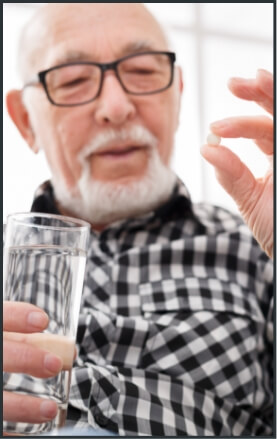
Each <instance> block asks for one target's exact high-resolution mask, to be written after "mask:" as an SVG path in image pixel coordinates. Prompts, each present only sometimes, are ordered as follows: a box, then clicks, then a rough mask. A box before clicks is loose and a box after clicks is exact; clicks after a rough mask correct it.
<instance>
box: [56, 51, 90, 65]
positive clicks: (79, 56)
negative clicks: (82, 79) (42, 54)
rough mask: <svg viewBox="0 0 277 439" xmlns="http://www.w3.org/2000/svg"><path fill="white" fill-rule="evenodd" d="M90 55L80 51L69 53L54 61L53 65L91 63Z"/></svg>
mask: <svg viewBox="0 0 277 439" xmlns="http://www.w3.org/2000/svg"><path fill="white" fill-rule="evenodd" d="M91 60H92V59H91V55H90V54H89V53H86V52H82V51H75V50H74V51H69V52H66V53H64V54H63V55H61V56H59V57H57V58H56V59H55V65H58V64H66V63H69V62H74V61H91Z"/></svg>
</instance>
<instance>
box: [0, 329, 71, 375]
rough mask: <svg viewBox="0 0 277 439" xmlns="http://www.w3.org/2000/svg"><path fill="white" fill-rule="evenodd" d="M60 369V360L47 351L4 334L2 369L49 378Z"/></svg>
mask: <svg viewBox="0 0 277 439" xmlns="http://www.w3.org/2000/svg"><path fill="white" fill-rule="evenodd" d="M61 369H62V360H61V359H60V358H59V357H57V356H56V355H53V354H51V353H49V352H47V351H44V350H42V349H38V348H35V347H34V346H31V345H28V344H26V343H24V342H20V341H12V340H9V339H7V338H5V336H4V349H3V370H4V371H5V372H14V373H26V374H28V375H32V376H34V377H40V378H49V377H51V376H54V375H57V374H58V373H59V372H60V371H61Z"/></svg>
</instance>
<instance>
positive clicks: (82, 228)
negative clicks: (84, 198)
mask: <svg viewBox="0 0 277 439" xmlns="http://www.w3.org/2000/svg"><path fill="white" fill-rule="evenodd" d="M31 217H33V218H35V217H37V218H49V219H50V218H53V219H56V220H59V221H64V222H66V221H67V222H68V223H71V224H75V226H74V225H73V226H69V227H66V226H53V225H43V224H30V223H25V222H23V219H26V218H31ZM13 218H14V220H15V221H16V220H17V218H18V221H17V224H22V225H24V226H26V227H36V228H38V229H50V230H60V231H64V232H65V231H66V232H69V231H79V232H80V231H85V230H90V228H91V225H90V224H89V223H88V222H87V221H84V220H82V219H79V218H74V217H71V216H66V215H57V214H54V213H40V212H15V213H10V214H9V215H7V222H6V226H8V221H9V219H11V220H12V219H13ZM20 218H22V222H20ZM78 224H79V225H78Z"/></svg>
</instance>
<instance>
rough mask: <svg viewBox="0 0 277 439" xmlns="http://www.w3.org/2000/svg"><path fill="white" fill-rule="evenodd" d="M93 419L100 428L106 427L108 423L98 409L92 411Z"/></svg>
mask: <svg viewBox="0 0 277 439" xmlns="http://www.w3.org/2000/svg"><path fill="white" fill-rule="evenodd" d="M94 419H95V421H96V422H97V424H98V425H100V427H106V426H107V424H108V422H109V420H108V418H106V416H104V415H103V414H102V413H101V412H100V410H99V409H98V408H97V409H95V411H94Z"/></svg>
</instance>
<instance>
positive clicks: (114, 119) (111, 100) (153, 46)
mask: <svg viewBox="0 0 277 439" xmlns="http://www.w3.org/2000/svg"><path fill="white" fill-rule="evenodd" d="M69 5H70V6H69ZM59 7H60V8H61V11H60V13H57V11H55V10H54V8H53V7H52V8H51V7H50V8H49V9H48V12H47V14H46V16H45V17H44V19H43V22H42V25H41V35H42V41H43V50H40V52H39V56H36V57H33V58H34V61H33V63H32V66H31V70H32V74H36V73H37V72H38V71H40V70H44V69H47V68H50V67H52V66H55V65H58V64H61V63H64V62H70V61H77V60H81V61H95V62H100V63H101V62H110V61H113V60H115V59H118V58H120V57H122V56H125V55H128V54H132V53H136V52H137V51H142V49H145V50H167V49H168V48H167V47H166V42H165V40H164V36H163V34H162V32H161V31H160V28H159V26H158V25H157V24H156V22H155V21H154V20H153V18H152V17H151V16H150V15H149V14H148V13H147V12H146V11H145V10H144V8H143V7H142V6H140V5H138V4H130V3H129V4H108V5H106V4H64V5H63V4H60V6H59ZM43 35H45V41H44V39H43V38H44V37H43ZM176 82H178V77H177V78H176V77H175V82H174V84H173V86H171V87H170V88H169V89H168V90H166V91H163V92H161V93H157V94H153V95H148V96H135V95H131V94H127V93H126V92H125V91H124V90H123V89H122V87H121V85H120V83H119V82H118V80H117V78H116V76H115V74H114V72H112V71H108V72H106V73H105V77H104V82H103V86H102V91H101V94H100V95H99V96H98V97H97V98H96V99H95V100H94V101H92V102H90V103H88V104H85V105H80V106H76V107H68V108H66V107H57V106H54V105H52V104H51V103H50V102H49V101H48V99H47V97H46V95H45V93H44V91H43V89H42V88H41V87H36V88H30V89H27V91H26V93H30V94H32V95H31V100H30V101H31V102H32V105H31V106H30V107H29V112H30V120H31V125H32V129H33V132H34V136H35V143H36V145H37V147H39V148H40V149H43V150H44V152H45V155H46V157H47V160H48V162H49V165H50V167H51V170H52V173H53V175H54V176H55V175H57V176H59V179H62V180H63V182H64V184H65V186H66V187H67V189H68V190H69V191H72V192H74V190H76V184H77V182H78V180H79V179H80V177H81V175H82V165H81V163H80V160H79V155H80V153H81V151H82V150H83V148H84V147H85V146H86V145H88V144H90V142H91V141H92V139H94V138H95V137H96V136H99V135H101V134H102V133H106V132H107V130H110V129H112V130H115V131H117V130H122V129H127V130H128V129H132V128H133V127H134V126H142V127H144V128H145V129H146V130H148V131H149V132H150V133H151V134H152V135H153V136H154V137H155V138H156V139H157V144H156V148H157V151H158V154H159V156H160V158H161V161H162V162H163V163H164V164H165V165H168V164H169V160H170V155H171V152H172V147H173V143H174V134H175V131H176V128H177V124H178V114H179V98H180V88H181V86H180V85H179V84H176ZM133 146H134V145H132V144H130V142H128V140H127V141H123V140H120V141H118V142H112V143H111V144H110V145H109V147H108V148H104V151H101V150H100V151H99V152H98V151H96V152H95V153H92V154H91V155H90V157H89V168H90V172H91V175H92V176H93V178H94V180H97V181H99V182H111V183H113V184H114V185H117V184H119V185H129V184H130V183H132V182H134V181H137V180H140V179H141V178H143V176H144V174H145V172H146V169H147V166H148V161H149V157H150V155H149V150H148V147H147V145H145V144H141V145H140V144H139V142H137V144H136V145H135V146H136V147H135V148H133Z"/></svg>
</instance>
